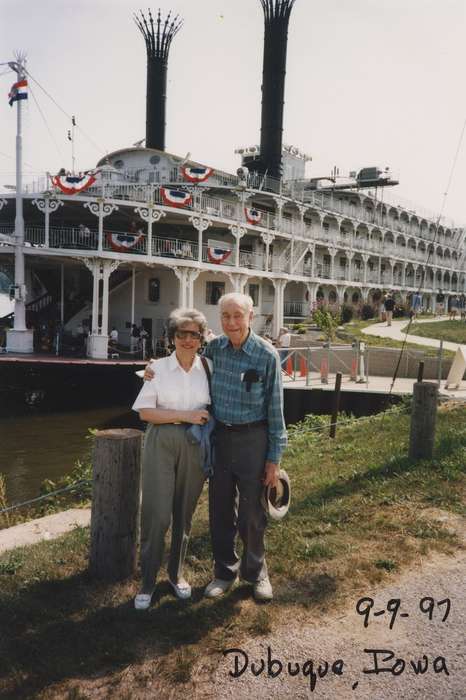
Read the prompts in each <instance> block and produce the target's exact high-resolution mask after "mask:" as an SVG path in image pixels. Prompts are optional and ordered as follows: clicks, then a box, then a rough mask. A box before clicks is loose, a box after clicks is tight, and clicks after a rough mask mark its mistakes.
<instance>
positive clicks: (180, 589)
mask: <svg viewBox="0 0 466 700" xmlns="http://www.w3.org/2000/svg"><path fill="white" fill-rule="evenodd" d="M169 583H170V586H171V587H172V588H173V590H174V592H175V595H176V597H177V598H179V600H188V598H191V586H190V585H189V583H188V582H187V581H185V580H184V579H180V580H179V581H178V583H173V581H170V579H169Z"/></svg>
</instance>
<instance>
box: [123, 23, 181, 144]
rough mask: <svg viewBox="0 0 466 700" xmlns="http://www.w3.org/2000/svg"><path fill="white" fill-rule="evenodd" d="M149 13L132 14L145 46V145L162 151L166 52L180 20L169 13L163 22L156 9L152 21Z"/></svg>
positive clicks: (163, 141) (179, 25) (168, 50)
mask: <svg viewBox="0 0 466 700" xmlns="http://www.w3.org/2000/svg"><path fill="white" fill-rule="evenodd" d="M148 14H149V17H148V20H147V19H146V18H145V16H144V14H143V13H142V11H140V15H141V17H138V16H137V15H134V21H135V22H136V24H137V26H138V27H139V29H140V30H141V34H142V35H143V37H144V41H145V42H146V49H147V96H146V148H158V149H159V150H160V151H164V150H165V108H166V101H167V67H168V54H169V52H170V45H171V43H172V39H173V37H174V36H175V34H176V33H177V32H178V30H179V29H180V27H181V25H182V24H183V21H182V20H181V19H180V18H179V17H178V15H177V16H176V17H174V18H173V19H172V20H171V13H170V12H169V13H168V16H167V18H166V20H165V22H163V21H162V18H161V15H160V10H159V11H158V14H157V20H156V21H155V22H154V20H153V18H152V14H151V11H150V10H149V11H148ZM170 20H171V21H170Z"/></svg>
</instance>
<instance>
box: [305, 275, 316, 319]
mask: <svg viewBox="0 0 466 700" xmlns="http://www.w3.org/2000/svg"><path fill="white" fill-rule="evenodd" d="M306 287H307V291H308V294H309V299H308V301H309V312H311V311H312V309H313V305H314V303H315V302H316V301H317V290H318V289H319V283H318V282H308V283H307V284H306Z"/></svg>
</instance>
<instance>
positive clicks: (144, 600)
mask: <svg viewBox="0 0 466 700" xmlns="http://www.w3.org/2000/svg"><path fill="white" fill-rule="evenodd" d="M152 595H153V594H152V593H138V594H137V596H136V598H135V599H134V607H135V608H136V610H148V609H149V608H150V604H151V601H152Z"/></svg>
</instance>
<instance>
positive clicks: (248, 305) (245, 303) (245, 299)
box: [218, 292, 254, 313]
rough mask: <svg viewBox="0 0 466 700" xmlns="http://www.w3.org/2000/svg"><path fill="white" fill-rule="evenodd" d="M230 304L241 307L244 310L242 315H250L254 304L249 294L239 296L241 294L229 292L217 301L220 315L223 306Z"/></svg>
mask: <svg viewBox="0 0 466 700" xmlns="http://www.w3.org/2000/svg"><path fill="white" fill-rule="evenodd" d="M230 302H233V304H238V306H241V307H242V309H243V310H244V313H250V312H251V311H252V310H253V307H254V302H253V300H252V298H251V297H250V296H249V294H241V292H230V294H224V295H223V297H220V299H219V301H218V306H219V309H220V313H222V311H223V308H224V306H225V304H229V303H230Z"/></svg>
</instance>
